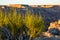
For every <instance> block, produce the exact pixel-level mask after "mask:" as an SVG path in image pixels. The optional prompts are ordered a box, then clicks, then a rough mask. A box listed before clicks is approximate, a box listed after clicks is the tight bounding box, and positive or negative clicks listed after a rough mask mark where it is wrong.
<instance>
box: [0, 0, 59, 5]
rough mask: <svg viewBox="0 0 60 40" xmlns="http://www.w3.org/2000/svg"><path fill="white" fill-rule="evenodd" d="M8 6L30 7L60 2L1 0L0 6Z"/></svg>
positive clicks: (57, 0)
mask: <svg viewBox="0 0 60 40" xmlns="http://www.w3.org/2000/svg"><path fill="white" fill-rule="evenodd" d="M8 4H29V5H44V4H52V5H54V4H57V5H58V4H60V0H0V5H8Z"/></svg>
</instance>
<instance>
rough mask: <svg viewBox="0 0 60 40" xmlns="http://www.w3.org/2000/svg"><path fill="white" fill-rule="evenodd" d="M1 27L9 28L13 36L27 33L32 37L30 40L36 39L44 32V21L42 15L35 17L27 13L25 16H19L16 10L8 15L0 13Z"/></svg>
mask: <svg viewBox="0 0 60 40" xmlns="http://www.w3.org/2000/svg"><path fill="white" fill-rule="evenodd" d="M0 26H4V27H6V28H8V29H9V30H10V32H11V34H12V35H13V36H14V35H16V34H18V33H19V35H21V34H23V33H25V34H28V35H30V38H34V37H36V36H38V35H40V33H41V32H42V31H43V29H44V21H43V19H42V17H41V15H34V14H33V13H32V14H30V13H29V12H26V14H25V16H24V17H23V16H21V14H20V13H19V14H17V12H16V10H13V12H9V13H8V14H5V13H3V12H2V11H0Z"/></svg>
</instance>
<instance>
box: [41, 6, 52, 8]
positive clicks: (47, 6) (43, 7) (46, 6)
mask: <svg viewBox="0 0 60 40" xmlns="http://www.w3.org/2000/svg"><path fill="white" fill-rule="evenodd" d="M41 7H42V8H51V7H53V5H41Z"/></svg>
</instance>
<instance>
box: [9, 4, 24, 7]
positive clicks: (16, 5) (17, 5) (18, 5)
mask: <svg viewBox="0 0 60 40" xmlns="http://www.w3.org/2000/svg"><path fill="white" fill-rule="evenodd" d="M9 7H14V8H25V7H24V6H22V5H21V4H9Z"/></svg>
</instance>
